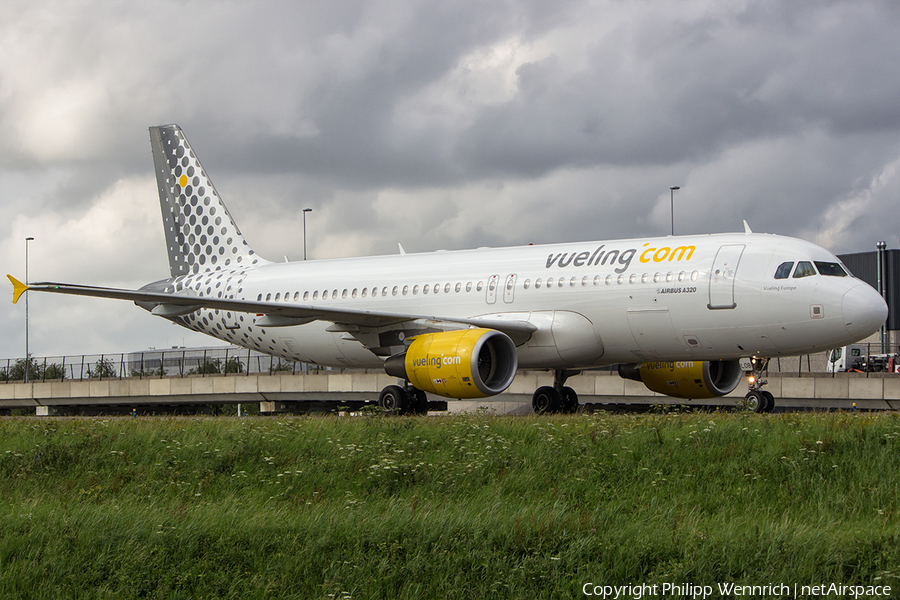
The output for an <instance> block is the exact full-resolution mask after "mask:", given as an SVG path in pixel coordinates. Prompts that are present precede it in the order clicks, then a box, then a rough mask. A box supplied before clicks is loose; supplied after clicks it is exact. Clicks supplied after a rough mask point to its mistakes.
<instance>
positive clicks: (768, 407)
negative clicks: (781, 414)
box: [760, 390, 775, 413]
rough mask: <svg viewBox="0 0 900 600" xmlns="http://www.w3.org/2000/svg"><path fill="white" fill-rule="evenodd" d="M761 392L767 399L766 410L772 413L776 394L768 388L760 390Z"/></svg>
mask: <svg viewBox="0 0 900 600" xmlns="http://www.w3.org/2000/svg"><path fill="white" fill-rule="evenodd" d="M760 393H761V394H762V395H763V397H764V398H765V400H766V409H765V412H767V413H770V412H772V409H773V408H775V395H774V394H773V393H772V392H769V391H766V390H760Z"/></svg>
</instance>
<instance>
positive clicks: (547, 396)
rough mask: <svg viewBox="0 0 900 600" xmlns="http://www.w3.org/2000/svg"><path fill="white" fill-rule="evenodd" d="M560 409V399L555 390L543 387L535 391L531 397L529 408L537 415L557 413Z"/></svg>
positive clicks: (546, 386) (547, 386)
mask: <svg viewBox="0 0 900 600" xmlns="http://www.w3.org/2000/svg"><path fill="white" fill-rule="evenodd" d="M561 407H562V399H561V398H560V395H559V392H557V391H556V388H553V387H550V386H549V385H543V386H541V387H539V388H538V389H537V390H535V392H534V395H533V396H532V397H531V408H532V409H533V410H534V412H535V413H537V414H539V415H546V414H549V413H555V412H559V409H560V408H561Z"/></svg>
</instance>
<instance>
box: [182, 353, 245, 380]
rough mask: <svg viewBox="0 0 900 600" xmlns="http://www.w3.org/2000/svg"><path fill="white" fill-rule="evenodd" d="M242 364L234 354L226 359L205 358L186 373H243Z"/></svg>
mask: <svg viewBox="0 0 900 600" xmlns="http://www.w3.org/2000/svg"><path fill="white" fill-rule="evenodd" d="M243 372H244V365H243V364H242V363H241V361H240V359H239V358H238V357H236V356H232V357H231V358H229V359H227V360H219V359H218V358H207V359H205V360H204V361H203V362H202V363H200V364H198V365H197V366H196V367H194V368H192V369H190V370H189V371H188V372H187V374H188V375H217V374H220V373H226V374H227V373H243Z"/></svg>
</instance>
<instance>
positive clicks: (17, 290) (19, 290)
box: [6, 275, 28, 304]
mask: <svg viewBox="0 0 900 600" xmlns="http://www.w3.org/2000/svg"><path fill="white" fill-rule="evenodd" d="M6 277H7V278H9V280H10V281H11V282H12V284H13V304H15V303H17V302H18V301H19V298H21V297H22V294H24V293H25V292H27V291H28V286H27V285H25V284H24V283H22V282H21V281H19V280H18V279H16V278H15V277H13V276H12V275H7V276H6Z"/></svg>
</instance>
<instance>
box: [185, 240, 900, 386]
mask: <svg viewBox="0 0 900 600" xmlns="http://www.w3.org/2000/svg"><path fill="white" fill-rule="evenodd" d="M800 261H809V262H815V261H820V262H824V263H829V264H835V263H838V262H839V261H838V260H837V258H835V257H834V255H832V254H831V253H829V252H828V251H826V250H824V249H823V248H821V247H819V246H816V245H815V244H811V243H809V242H805V241H802V240H797V239H794V238H787V237H780V236H775V235H766V234H749V233H747V234H715V235H699V236H678V237H662V238H646V239H631V240H615V241H606V242H577V243H574V242H573V243H564V244H552V245H543V246H520V247H512V248H483V249H477V250H464V251H439V252H431V253H421V254H404V255H396V256H378V257H363V258H349V259H332V260H315V261H304V262H293V263H266V264H262V265H261V266H254V267H251V268H244V269H242V270H240V271H238V270H235V271H218V272H216V273H215V274H214V275H216V276H217V277H216V278H215V279H213V278H212V277H211V276H210V275H209V274H203V273H201V274H198V275H189V276H182V277H179V278H177V279H175V282H176V283H180V284H181V285H182V286H183V287H185V288H189V289H192V290H194V293H196V294H198V295H201V296H202V295H215V294H221V293H223V289H224V287H225V283H226V282H227V284H228V285H229V286H231V289H230V291H229V292H228V294H229V295H233V297H234V298H237V299H246V300H260V301H267V302H282V303H285V304H293V305H298V306H309V307H322V308H348V309H353V310H356V311H376V312H381V313H389V312H396V313H401V314H415V315H425V316H435V317H436V318H444V319H446V318H468V319H471V318H477V317H488V316H489V317H491V318H493V319H495V320H496V319H510V320H516V321H527V322H530V323H532V324H534V325H535V326H537V330H536V331H535V332H534V333H533V334H532V335H531V337H530V339H528V340H527V341H525V342H524V343H521V342H519V346H518V364H519V368H585V367H591V366H600V365H608V364H615V363H633V362H642V361H647V360H673V361H678V360H718V359H733V358H738V357H742V356H765V357H772V356H783V355H796V354H804V353H810V352H817V351H823V350H826V349H829V348H833V347H836V346H842V345H845V344H848V343H851V342H854V341H857V340H858V339H859V338H861V337H864V336H865V335H868V334H869V333H870V332H871V331H872V330H875V329H877V327H878V326H879V325H880V322H878V321H879V319H880V320H881V321H883V319H884V317H885V310H886V309H885V308H884V302H883V300H882V299H881V297H880V296H879V295H878V294H877V293H876V292H875V291H874V290H873V289H872V288H871V287H870V286H868V285H867V284H865V283H864V282H862V281H860V280H859V279H856V278H855V277H852V276H843V277H841V276H826V275H823V274H819V273H815V274H814V275H812V276H806V277H798V278H794V277H788V278H782V279H776V278H775V273H776V269H777V268H778V266H779V265H781V264H783V263H785V262H793V263H795V264H796V263H798V262H800ZM216 283H218V284H219V285H220V288H216V287H214V285H215V284H216ZM257 319H258V317H254V316H253V315H249V314H242V313H237V312H235V313H226V312H225V311H213V310H209V309H202V310H200V311H197V312H196V313H194V314H193V315H190V316H188V317H185V318H178V319H176V322H179V323H180V324H182V325H185V326H187V327H190V328H191V329H195V330H198V331H203V332H205V333H208V334H210V335H214V336H215V337H218V338H220V339H223V340H227V341H230V342H233V343H236V344H239V345H242V346H245V347H248V348H254V349H257V350H260V351H262V352H267V353H270V354H274V355H278V356H283V357H285V358H288V359H291V360H297V361H302V362H311V363H317V364H321V365H333V366H345V367H370V368H375V367H380V366H381V365H382V364H383V360H384V357H383V356H382V357H379V356H376V355H375V354H374V353H373V352H371V351H370V350H369V349H367V348H366V347H365V346H364V345H363V344H362V343H361V342H360V341H359V339H358V337H355V336H354V333H353V332H349V333H348V330H347V329H346V328H344V329H343V330H342V329H341V327H339V326H338V327H336V326H335V325H334V324H332V323H330V322H326V321H313V322H311V323H307V324H302V325H293V326H283V327H259V326H257V325H256V324H255V322H256V320H257ZM383 329H385V330H387V329H389V328H383ZM401 339H402V338H401Z"/></svg>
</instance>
